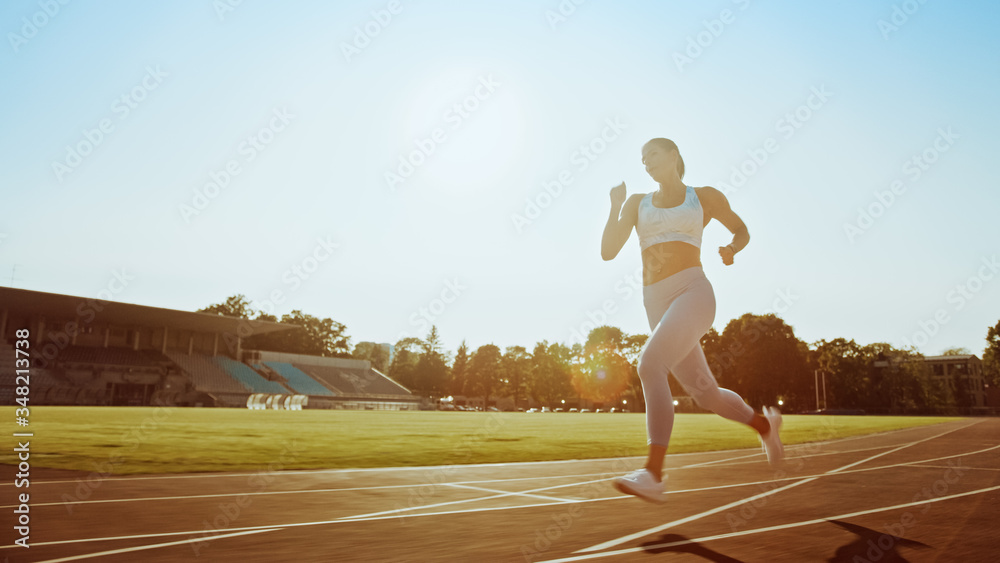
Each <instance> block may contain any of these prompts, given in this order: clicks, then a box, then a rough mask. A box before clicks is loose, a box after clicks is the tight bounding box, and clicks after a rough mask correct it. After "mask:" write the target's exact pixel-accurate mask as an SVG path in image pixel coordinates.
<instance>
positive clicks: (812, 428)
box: [0, 407, 957, 474]
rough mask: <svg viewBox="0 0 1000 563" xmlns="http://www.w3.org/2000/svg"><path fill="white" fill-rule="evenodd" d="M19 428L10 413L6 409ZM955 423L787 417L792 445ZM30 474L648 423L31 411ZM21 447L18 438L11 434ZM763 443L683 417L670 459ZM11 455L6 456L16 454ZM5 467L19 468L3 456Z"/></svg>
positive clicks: (513, 438) (339, 458) (586, 449)
mask: <svg viewBox="0 0 1000 563" xmlns="http://www.w3.org/2000/svg"><path fill="white" fill-rule="evenodd" d="M0 413H2V414H0V416H3V417H5V418H7V420H11V421H13V419H14V408H13V407H10V408H3V409H0ZM949 420H957V419H955V418H931V417H832V416H788V415H786V416H785V417H784V426H783V428H782V438H783V440H784V442H785V443H786V444H797V443H802V442H814V441H823V440H831V439H834V438H843V437H847V436H855V435H859V434H870V433H875V432H885V431H889V430H896V429H900V428H907V427H911V426H921V425H927V424H936V423H940V422H946V421H949ZM11 426H12V427H13V428H15V430H13V431H14V432H21V431H29V432H33V433H34V437H32V438H30V441H31V446H30V448H31V458H30V460H31V465H32V467H35V468H37V467H48V468H59V469H77V470H83V471H88V472H90V471H96V472H98V473H114V474H132V473H178V472H194V471H236V470H242V471H256V470H264V469H274V470H276V469H319V468H357V467H392V466H420V465H450V464H464V463H496V462H514V461H546V460H560V459H583V458H606V457H619V456H637V455H645V453H646V430H645V415H643V414H596V413H579V414H578V413H558V414H557V413H532V414H527V413H472V412H377V411H319V410H304V411H250V410H243V409H196V408H170V409H166V408H131V407H32V409H31V416H30V426H29V427H28V428H19V427H17V426H14V425H13V424H11ZM12 439H13V438H12ZM749 447H758V441H757V438H756V436H755V434H754V433H753V431H752V430H750V429H749V428H747V427H745V426H742V425H740V424H737V423H735V422H731V421H728V420H725V419H723V418H720V417H718V416H716V415H712V414H678V415H677V418H676V421H675V424H674V434H673V437H672V442H671V444H670V452H671V453H681V452H693V451H708V450H727V449H737V448H749ZM10 451H11V450H8V452H10ZM6 459H9V460H11V461H5V462H4V463H13V454H10V453H8V454H6Z"/></svg>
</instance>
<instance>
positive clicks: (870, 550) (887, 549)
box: [827, 520, 931, 563]
mask: <svg viewBox="0 0 1000 563" xmlns="http://www.w3.org/2000/svg"><path fill="white" fill-rule="evenodd" d="M830 523H831V524H836V525H838V526H840V527H841V528H843V529H845V530H847V531H848V532H851V533H852V534H854V535H856V536H858V537H857V539H855V540H854V541H852V542H851V543H849V544H847V545H844V546H841V547H839V548H837V552H836V553H834V554H833V557H831V558H830V559H828V560H827V561H828V563H845V562H850V563H855V562H858V561H872V562H874V561H878V562H879V563H907V561H909V560H908V559H906V558H905V557H903V556H902V555H900V554H899V553H898V552H897V551H896V548H897V547H900V546H903V547H911V548H917V549H930V547H931V546H929V545H927V544H925V543H920V542H918V541H913V540H908V539H904V538H900V537H897V536H894V535H892V534H886V533H883V532H879V531H877V530H872V529H870V528H865V527H864V526H858V525H857V524H849V523H847V522H841V521H839V520H830Z"/></svg>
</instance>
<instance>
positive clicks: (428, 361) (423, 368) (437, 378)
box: [414, 326, 448, 397]
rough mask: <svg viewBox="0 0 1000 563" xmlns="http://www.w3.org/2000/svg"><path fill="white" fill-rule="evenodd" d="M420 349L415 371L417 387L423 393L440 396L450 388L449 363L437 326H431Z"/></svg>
mask: <svg viewBox="0 0 1000 563" xmlns="http://www.w3.org/2000/svg"><path fill="white" fill-rule="evenodd" d="M420 351H421V353H420V357H419V359H418V360H417V366H416V369H415V373H414V379H415V383H416V388H417V390H418V391H419V392H420V393H421V394H423V395H428V396H431V397H440V396H442V395H443V394H444V393H446V392H447V390H448V363H447V361H446V358H445V356H444V353H443V352H442V345H441V338H440V336H439V335H438V331H437V327H436V326H431V329H430V332H428V334H427V338H425V339H424V340H423V341H422V342H421V343H420Z"/></svg>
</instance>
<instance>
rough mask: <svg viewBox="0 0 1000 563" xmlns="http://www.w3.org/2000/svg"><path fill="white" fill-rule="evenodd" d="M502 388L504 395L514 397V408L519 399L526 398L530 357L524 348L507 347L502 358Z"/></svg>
mask: <svg viewBox="0 0 1000 563" xmlns="http://www.w3.org/2000/svg"><path fill="white" fill-rule="evenodd" d="M501 361H502V363H503V372H504V378H503V386H504V391H505V393H506V394H509V395H512V396H513V397H514V408H515V409H516V408H517V407H518V406H519V405H520V399H521V397H527V387H528V379H529V378H530V375H531V355H530V354H528V351H527V350H525V348H524V346H508V347H507V349H506V350H505V351H504V354H503V358H502V359H501Z"/></svg>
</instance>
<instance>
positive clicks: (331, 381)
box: [295, 365, 410, 396]
mask: <svg viewBox="0 0 1000 563" xmlns="http://www.w3.org/2000/svg"><path fill="white" fill-rule="evenodd" d="M295 367H297V368H299V369H300V370H302V371H304V372H305V373H306V374H307V375H309V376H311V377H312V378H314V379H316V380H318V381H320V382H322V383H323V384H324V385H326V386H327V387H330V388H332V389H335V390H337V391H339V392H340V393H341V394H344V395H381V396H384V395H407V396H409V395H410V392H409V391H407V390H406V389H405V388H404V387H403V386H401V385H399V384H398V383H396V382H394V381H392V380H391V379H389V378H387V377H383V376H382V375H381V374H379V373H378V372H376V371H374V370H368V369H364V368H343V367H336V366H315V365H296V366H295Z"/></svg>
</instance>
